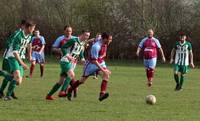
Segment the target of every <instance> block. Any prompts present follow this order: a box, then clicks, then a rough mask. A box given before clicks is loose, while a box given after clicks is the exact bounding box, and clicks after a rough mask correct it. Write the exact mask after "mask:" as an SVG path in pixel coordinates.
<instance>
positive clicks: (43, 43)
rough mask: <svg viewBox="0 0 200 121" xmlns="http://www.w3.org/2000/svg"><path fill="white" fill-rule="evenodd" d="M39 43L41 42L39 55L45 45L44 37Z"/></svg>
mask: <svg viewBox="0 0 200 121" xmlns="http://www.w3.org/2000/svg"><path fill="white" fill-rule="evenodd" d="M41 41H42V47H41V48H40V51H39V53H40V54H41V53H42V52H43V51H44V48H45V44H46V43H45V40H44V37H41Z"/></svg>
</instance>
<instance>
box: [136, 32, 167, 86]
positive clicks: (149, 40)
mask: <svg viewBox="0 0 200 121" xmlns="http://www.w3.org/2000/svg"><path fill="white" fill-rule="evenodd" d="M153 35H154V32H153V30H152V29H149V30H148V37H145V38H144V39H142V41H141V42H140V44H139V46H138V48H137V52H136V55H137V56H139V54H140V52H141V50H143V58H144V66H145V68H146V76H147V85H148V86H149V87H151V86H152V83H153V77H154V71H155V67H156V62H157V49H158V50H159V51H160V54H161V57H162V60H163V62H165V56H164V53H163V49H162V47H161V45H160V42H159V40H158V39H156V38H154V37H153Z"/></svg>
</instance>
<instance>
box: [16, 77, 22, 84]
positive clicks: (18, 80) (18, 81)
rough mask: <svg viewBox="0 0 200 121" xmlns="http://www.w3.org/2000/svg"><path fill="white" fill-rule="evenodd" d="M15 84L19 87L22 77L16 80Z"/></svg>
mask: <svg viewBox="0 0 200 121" xmlns="http://www.w3.org/2000/svg"><path fill="white" fill-rule="evenodd" d="M16 82H17V83H16V84H17V85H21V83H22V77H19V78H18V79H16Z"/></svg>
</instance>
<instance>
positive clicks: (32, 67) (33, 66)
mask: <svg viewBox="0 0 200 121" xmlns="http://www.w3.org/2000/svg"><path fill="white" fill-rule="evenodd" d="M34 68H35V65H33V64H31V68H30V77H32V75H33V70H34Z"/></svg>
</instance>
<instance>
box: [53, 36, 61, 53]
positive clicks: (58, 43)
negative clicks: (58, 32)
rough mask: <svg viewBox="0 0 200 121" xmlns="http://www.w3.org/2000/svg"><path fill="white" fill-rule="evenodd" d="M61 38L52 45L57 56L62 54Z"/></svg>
mask: <svg viewBox="0 0 200 121" xmlns="http://www.w3.org/2000/svg"><path fill="white" fill-rule="evenodd" d="M61 39H62V38H61V37H58V38H57V39H56V40H55V42H54V43H53V45H52V52H53V53H56V54H61V49H60V47H59V46H60V41H61Z"/></svg>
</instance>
